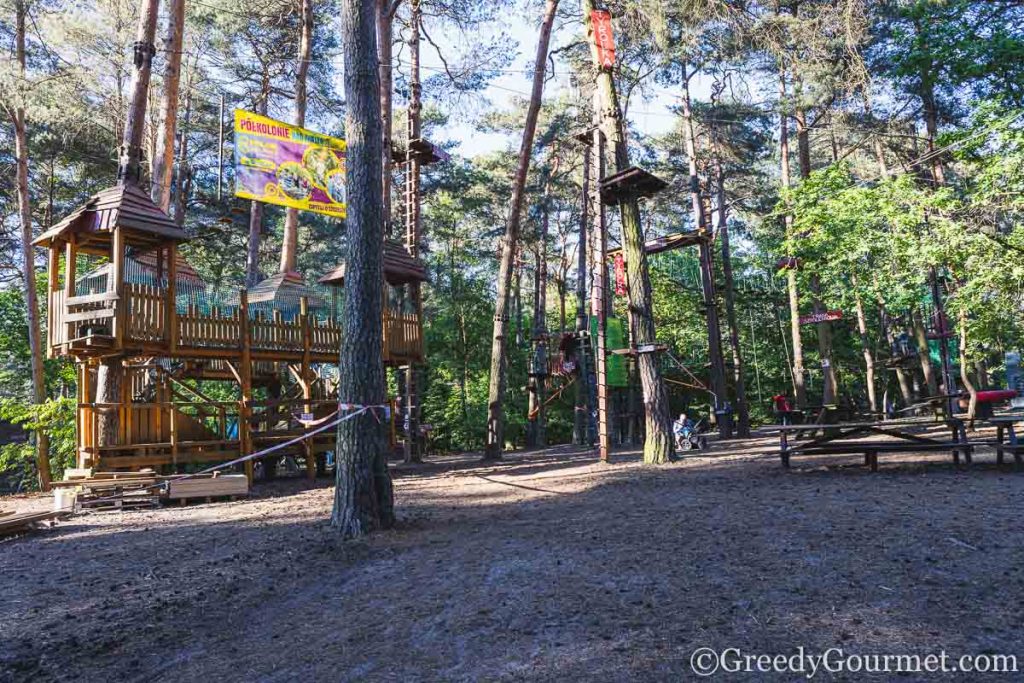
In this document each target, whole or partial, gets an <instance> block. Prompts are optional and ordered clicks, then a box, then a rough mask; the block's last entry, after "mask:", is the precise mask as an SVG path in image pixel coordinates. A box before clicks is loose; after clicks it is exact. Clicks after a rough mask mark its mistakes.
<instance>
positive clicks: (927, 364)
mask: <svg viewBox="0 0 1024 683" xmlns="http://www.w3.org/2000/svg"><path fill="white" fill-rule="evenodd" d="M910 321H911V325H912V326H913V330H914V342H915V343H916V344H917V358H918V361H919V362H920V364H921V374H923V375H924V383H925V386H926V387H927V388H928V395H929V396H938V395H939V381H938V379H937V378H936V377H935V369H934V368H933V367H932V359H931V354H929V353H928V334H927V333H926V332H925V329H924V321H922V320H921V311H919V310H917V309H915V310H914V311H913V312H912V313H911V314H910Z"/></svg>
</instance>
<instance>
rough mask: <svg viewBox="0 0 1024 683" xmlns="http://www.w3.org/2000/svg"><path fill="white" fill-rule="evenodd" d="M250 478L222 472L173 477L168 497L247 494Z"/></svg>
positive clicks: (174, 498) (216, 496) (212, 496)
mask: <svg viewBox="0 0 1024 683" xmlns="http://www.w3.org/2000/svg"><path fill="white" fill-rule="evenodd" d="M248 493H249V480H248V478H247V477H246V476H245V475H244V474H220V475H217V476H213V477H196V478H193V479H171V480H170V488H169V490H168V492H167V497H168V499H170V500H187V499H190V498H218V497H222V496H231V497H233V496H245V495H248Z"/></svg>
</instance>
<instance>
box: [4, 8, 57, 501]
mask: <svg viewBox="0 0 1024 683" xmlns="http://www.w3.org/2000/svg"><path fill="white" fill-rule="evenodd" d="M27 13H28V12H27V8H26V7H25V3H24V2H23V1H22V0H19V2H17V4H16V5H15V14H16V17H15V19H16V27H15V53H16V54H15V58H16V60H17V62H18V70H19V75H20V76H21V77H22V78H24V77H25V67H26V58H27V55H26V52H25V19H26V15H27ZM9 113H10V115H11V120H12V123H13V124H14V158H15V166H16V168H15V182H16V185H17V188H18V189H17V191H18V217H19V219H20V222H21V258H22V279H23V281H24V286H25V308H26V317H27V318H28V347H29V356H30V359H31V369H32V402H33V403H35V404H36V405H40V404H42V403H43V402H45V401H46V383H45V373H44V368H43V345H42V335H41V332H40V325H39V295H38V291H37V289H36V269H35V252H34V250H33V248H32V203H31V198H30V197H29V190H28V117H27V116H26V114H25V107H24V105H23V103H22V102H20V101H19V102H18V103H17V104H16V105H15V106H14V107H13V109H12V110H9ZM36 476H37V479H38V482H39V488H40V489H41V490H43V491H49V490H50V437H49V436H48V435H47V434H46V433H45V432H44V431H42V430H40V431H38V432H36Z"/></svg>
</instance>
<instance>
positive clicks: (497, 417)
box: [484, 0, 558, 460]
mask: <svg viewBox="0 0 1024 683" xmlns="http://www.w3.org/2000/svg"><path fill="white" fill-rule="evenodd" d="M557 9H558V0H547V1H546V3H545V5H544V19H543V21H542V22H541V27H540V35H539V38H538V40H537V58H536V61H535V62H534V70H533V90H532V92H531V94H530V103H529V105H528V106H527V110H526V122H525V124H524V126H523V140H522V144H521V146H520V148H519V161H518V164H517V166H516V175H515V178H514V180H513V184H512V201H511V205H510V207H509V214H508V220H507V222H506V224H505V236H504V238H503V239H502V243H501V264H500V266H499V268H498V291H497V297H496V300H495V306H494V334H493V335H492V342H491V344H492V345H491V376H490V386H489V388H488V392H487V445H486V447H485V449H484V458H485V459H488V460H496V459H498V458H500V457H501V451H502V449H503V448H504V446H505V414H504V405H503V404H504V399H505V390H506V386H507V383H508V376H507V374H508V366H507V361H506V357H505V353H506V346H507V343H508V317H509V316H508V308H509V306H508V304H509V287H510V286H511V284H512V270H513V267H514V263H513V261H514V259H515V253H516V246H517V243H518V241H519V224H520V220H521V219H522V210H523V194H524V190H525V188H526V173H527V171H528V170H529V168H530V153H531V151H532V150H533V138H534V135H535V134H536V132H537V116H538V115H539V113H540V105H541V98H542V96H543V94H544V71H545V66H546V64H547V58H548V44H549V43H550V41H551V27H552V24H553V23H554V21H555V11H556V10H557Z"/></svg>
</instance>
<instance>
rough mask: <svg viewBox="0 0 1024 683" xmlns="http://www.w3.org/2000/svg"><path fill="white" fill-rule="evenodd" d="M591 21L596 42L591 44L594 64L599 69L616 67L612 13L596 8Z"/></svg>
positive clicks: (591, 14)
mask: <svg viewBox="0 0 1024 683" xmlns="http://www.w3.org/2000/svg"><path fill="white" fill-rule="evenodd" d="M590 23H591V25H592V27H593V29H594V42H593V44H591V46H590V48H591V52H592V53H593V57H594V64H595V65H596V66H597V68H598V69H609V70H611V69H614V68H615V35H614V34H613V33H612V15H611V13H610V12H609V11H608V10H604V9H596V10H594V11H592V12H591V13H590Z"/></svg>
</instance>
